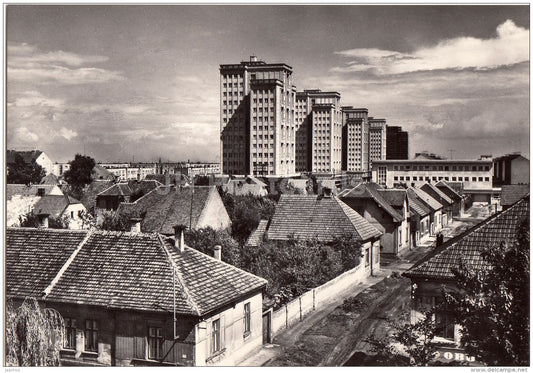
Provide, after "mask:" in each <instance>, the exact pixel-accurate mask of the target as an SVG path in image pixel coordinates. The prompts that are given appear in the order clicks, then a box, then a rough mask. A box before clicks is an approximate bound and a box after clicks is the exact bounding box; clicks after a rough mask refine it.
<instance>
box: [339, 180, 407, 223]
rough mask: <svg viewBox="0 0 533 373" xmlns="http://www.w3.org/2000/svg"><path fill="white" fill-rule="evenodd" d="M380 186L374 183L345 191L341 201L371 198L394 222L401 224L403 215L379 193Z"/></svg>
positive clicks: (362, 184) (342, 193) (340, 195)
mask: <svg viewBox="0 0 533 373" xmlns="http://www.w3.org/2000/svg"><path fill="white" fill-rule="evenodd" d="M378 188H379V186H378V185H377V184H374V183H360V184H359V185H357V186H355V187H353V188H352V189H346V190H343V191H342V192H341V193H339V197H340V198H341V200H345V198H346V199H348V198H371V199H372V200H374V202H375V203H376V204H377V205H378V206H379V207H380V208H382V209H383V210H384V211H385V212H386V213H387V214H389V215H390V216H391V217H392V219H393V220H394V221H397V222H400V221H402V220H403V217H402V215H400V214H399V213H398V211H396V209H395V208H394V207H392V206H391V205H390V204H389V203H388V202H387V200H386V199H385V198H384V197H383V196H382V195H381V193H380V191H378Z"/></svg>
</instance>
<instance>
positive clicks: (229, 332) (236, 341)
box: [195, 293, 263, 366]
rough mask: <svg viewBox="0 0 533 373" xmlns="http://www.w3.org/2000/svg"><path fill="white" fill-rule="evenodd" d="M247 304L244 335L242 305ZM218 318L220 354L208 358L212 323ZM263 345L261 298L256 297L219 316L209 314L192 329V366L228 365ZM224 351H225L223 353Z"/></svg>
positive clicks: (257, 295) (258, 295)
mask: <svg viewBox="0 0 533 373" xmlns="http://www.w3.org/2000/svg"><path fill="white" fill-rule="evenodd" d="M248 302H250V310H251V319H250V331H251V333H250V334H249V335H247V336H245V335H244V304H245V303H248ZM216 319H220V323H221V330H222V332H221V340H222V341H221V342H222V343H221V346H222V351H223V352H221V353H220V354H215V355H214V356H210V349H211V332H212V323H213V321H214V320H216ZM262 344H263V295H262V294H261V293H259V294H256V295H254V296H252V297H250V298H247V299H246V300H244V301H240V302H238V303H236V304H235V305H234V306H233V307H230V308H227V309H226V310H224V311H223V312H221V313H218V314H216V315H213V316H211V317H209V318H207V319H205V321H203V322H201V323H200V327H198V326H197V327H196V348H195V365H196V366H205V365H208V366H212V365H218V366H232V365H235V362H239V361H241V360H243V359H244V358H245V357H246V356H247V355H248V354H249V353H250V352H251V351H252V350H254V349H256V348H258V347H260V346H261V345H262ZM224 349H225V350H224Z"/></svg>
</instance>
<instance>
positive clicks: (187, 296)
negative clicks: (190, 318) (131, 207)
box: [156, 233, 202, 316]
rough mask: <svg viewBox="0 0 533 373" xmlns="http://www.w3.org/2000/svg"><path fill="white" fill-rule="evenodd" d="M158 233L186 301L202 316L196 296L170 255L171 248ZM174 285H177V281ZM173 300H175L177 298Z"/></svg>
mask: <svg viewBox="0 0 533 373" xmlns="http://www.w3.org/2000/svg"><path fill="white" fill-rule="evenodd" d="M156 235H157V238H158V239H159V243H160V244H161V246H163V250H164V251H165V254H166V255H167V258H168V261H169V263H170V266H171V267H172V270H173V273H174V274H175V275H176V277H177V279H178V282H179V283H180V285H181V287H182V288H183V293H184V294H185V301H186V302H187V303H189V306H191V308H192V309H193V310H194V311H195V312H196V314H197V315H198V316H200V315H201V314H202V313H201V312H200V308H199V307H198V305H197V304H196V301H195V300H194V297H193V296H192V295H191V294H190V293H189V290H188V289H187V286H186V285H185V281H184V280H183V277H182V275H181V273H180V271H179V268H178V266H177V265H176V263H175V262H174V259H172V255H170V250H169V249H168V247H167V245H166V244H165V241H164V240H163V238H162V237H161V235H160V234H159V233H156ZM173 285H175V282H174V284H173ZM173 301H175V299H174V300H173Z"/></svg>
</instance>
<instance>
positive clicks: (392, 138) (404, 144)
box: [387, 126, 409, 159]
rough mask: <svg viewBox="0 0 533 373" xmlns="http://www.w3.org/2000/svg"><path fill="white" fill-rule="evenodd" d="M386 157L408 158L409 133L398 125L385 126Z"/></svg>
mask: <svg viewBox="0 0 533 373" xmlns="http://www.w3.org/2000/svg"><path fill="white" fill-rule="evenodd" d="M387 159H409V134H408V133H407V131H402V127H399V126H387Z"/></svg>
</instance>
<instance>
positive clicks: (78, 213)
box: [33, 195, 87, 229]
mask: <svg viewBox="0 0 533 373" xmlns="http://www.w3.org/2000/svg"><path fill="white" fill-rule="evenodd" d="M86 212H87V209H86V208H85V206H84V205H83V203H81V202H80V201H78V200H77V199H75V198H73V197H71V196H67V195H62V196H53V195H47V196H43V197H42V198H41V199H40V200H39V201H38V202H37V203H36V204H35V206H33V213H34V214H35V215H36V216H38V217H41V218H42V219H48V218H53V219H62V220H64V221H65V222H66V223H67V226H68V228H69V229H81V228H82V227H83V219H82V218H83V214H84V213H86ZM45 224H46V223H45Z"/></svg>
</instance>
